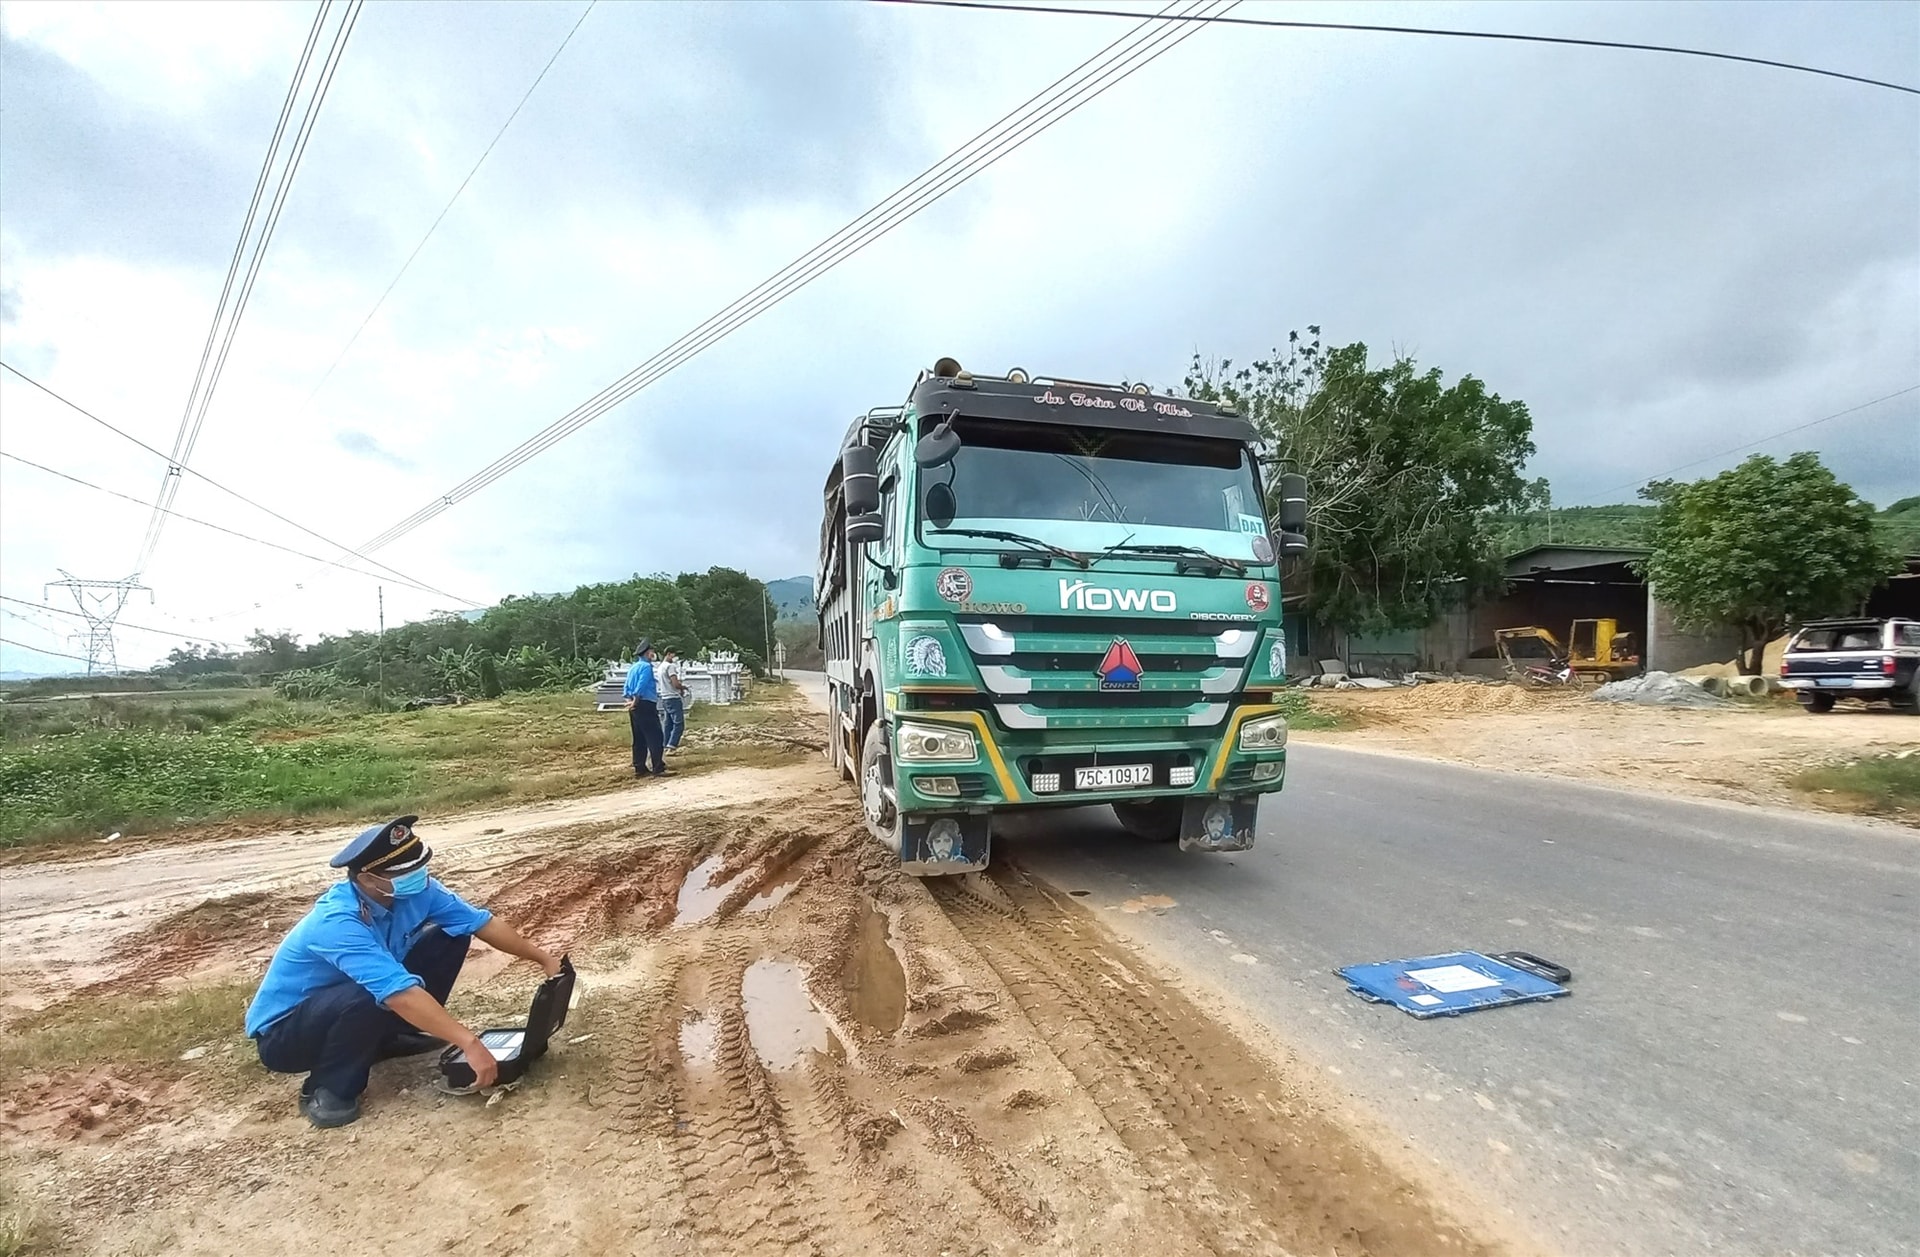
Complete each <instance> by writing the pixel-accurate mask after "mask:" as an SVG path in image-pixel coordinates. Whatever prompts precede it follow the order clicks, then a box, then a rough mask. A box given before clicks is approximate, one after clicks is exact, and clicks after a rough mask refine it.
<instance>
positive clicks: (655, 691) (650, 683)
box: [621, 659, 660, 703]
mask: <svg viewBox="0 0 1920 1257" xmlns="http://www.w3.org/2000/svg"><path fill="white" fill-rule="evenodd" d="M621 693H622V695H624V696H625V697H627V698H638V699H644V700H645V701H647V702H649V703H657V702H659V701H660V683H659V682H658V681H656V680H655V679H654V676H653V661H652V660H650V659H642V660H641V661H640V662H638V663H636V664H634V665H633V667H631V668H629V669H627V688H626V689H624V690H622V691H621Z"/></svg>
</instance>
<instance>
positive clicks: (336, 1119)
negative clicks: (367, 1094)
mask: <svg viewBox="0 0 1920 1257" xmlns="http://www.w3.org/2000/svg"><path fill="white" fill-rule="evenodd" d="M300 1112H301V1113H302V1114H304V1115H305V1117H306V1119H307V1120H308V1121H309V1122H312V1123H313V1124H314V1125H315V1126H318V1127H319V1128H320V1129H322V1130H331V1129H333V1128H334V1127H336V1126H345V1125H347V1124H348V1123H349V1122H356V1121H359V1120H360V1101H359V1099H358V1098H357V1097H356V1098H354V1099H352V1100H342V1099H341V1098H340V1097H339V1096H337V1095H335V1094H333V1092H331V1091H328V1090H327V1089H326V1088H325V1087H316V1088H314V1089H313V1090H312V1091H310V1092H308V1093H307V1094H305V1095H303V1096H301V1097H300Z"/></svg>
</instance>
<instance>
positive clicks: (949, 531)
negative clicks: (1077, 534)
mask: <svg viewBox="0 0 1920 1257" xmlns="http://www.w3.org/2000/svg"><path fill="white" fill-rule="evenodd" d="M927 531H928V532H931V533H941V534H944V535H946V536H949V537H984V538H985V539H987V540H988V541H1011V542H1013V543H1014V544H1015V545H1021V546H1030V547H1032V548H1033V549H1035V550H1039V551H1042V552H1043V553H1046V554H1051V555H1056V556H1058V557H1059V558H1063V559H1065V560H1066V561H1067V562H1069V563H1073V564H1077V565H1078V566H1080V567H1083V568H1084V567H1091V566H1093V560H1091V559H1089V558H1088V557H1087V556H1086V555H1084V554H1081V553H1080V552H1079V551H1078V550H1068V549H1064V548H1062V547H1060V546H1056V545H1054V544H1053V543H1052V542H1050V541H1042V540H1040V538H1038V537H1029V536H1027V535H1026V534H1025V533H1018V532H1003V531H1001V530H1000V529H998V528H929V529H927Z"/></svg>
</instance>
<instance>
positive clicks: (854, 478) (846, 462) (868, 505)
mask: <svg viewBox="0 0 1920 1257" xmlns="http://www.w3.org/2000/svg"><path fill="white" fill-rule="evenodd" d="M840 494H841V496H842V497H843V498H845V499H846V503H847V528H848V530H849V532H851V530H852V528H853V519H854V517H855V516H856V515H873V514H875V513H876V512H877V511H879V509H880V451H878V450H876V449H874V448H873V447H872V446H871V445H855V446H851V447H849V448H848V449H847V451H846V452H845V453H844V454H842V455H840Z"/></svg>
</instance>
